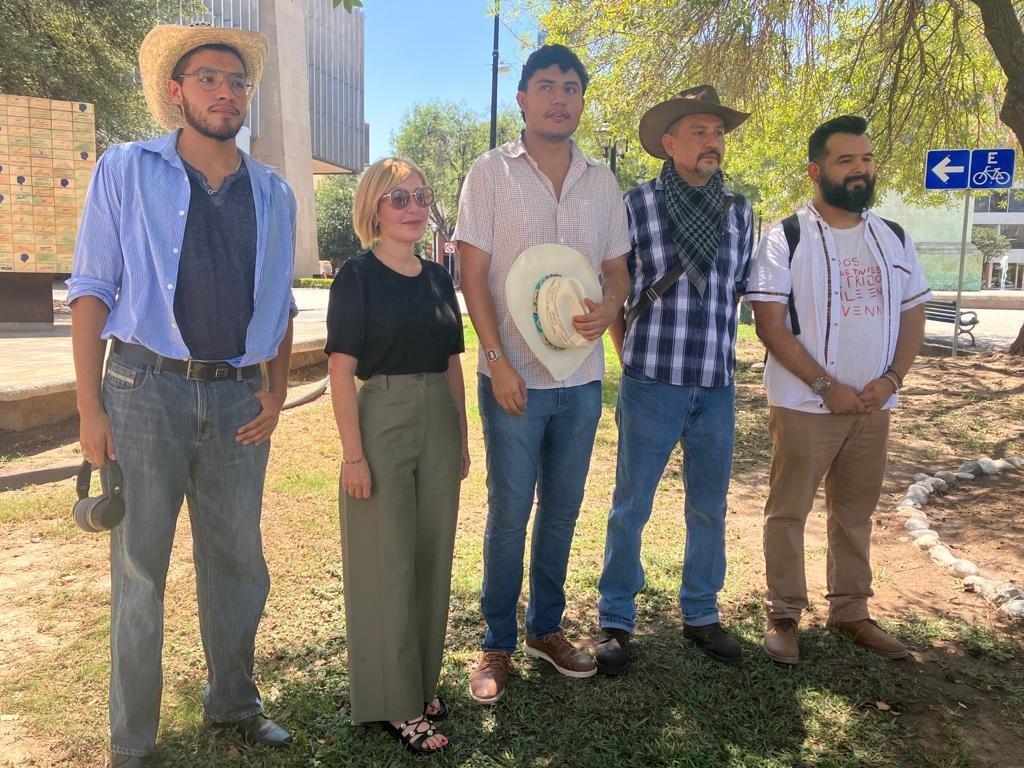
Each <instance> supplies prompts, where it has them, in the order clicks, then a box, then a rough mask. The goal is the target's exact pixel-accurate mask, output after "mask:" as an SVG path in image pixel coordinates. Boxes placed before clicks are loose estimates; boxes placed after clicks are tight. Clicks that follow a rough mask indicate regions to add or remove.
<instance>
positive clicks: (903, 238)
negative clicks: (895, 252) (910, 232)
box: [879, 216, 907, 247]
mask: <svg viewBox="0 0 1024 768" xmlns="http://www.w3.org/2000/svg"><path fill="white" fill-rule="evenodd" d="M879 218H880V219H881V218H882V217H881V216H879ZM882 221H884V222H885V223H886V226H888V227H889V229H891V230H892V231H893V232H894V233H895V234H896V237H898V238H899V239H900V245H902V246H904V247H905V246H906V245H907V233H906V232H904V231H903V227H901V226H900V225H899V224H897V223H896V222H895V221H889V220H888V219H882Z"/></svg>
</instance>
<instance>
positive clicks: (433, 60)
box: [363, 0, 536, 163]
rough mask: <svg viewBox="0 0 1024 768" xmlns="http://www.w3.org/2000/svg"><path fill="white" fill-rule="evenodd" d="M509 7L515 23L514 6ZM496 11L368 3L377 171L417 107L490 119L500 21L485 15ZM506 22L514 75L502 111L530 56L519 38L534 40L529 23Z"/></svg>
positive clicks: (502, 95)
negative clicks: (431, 104) (459, 105)
mask: <svg viewBox="0 0 1024 768" xmlns="http://www.w3.org/2000/svg"><path fill="white" fill-rule="evenodd" d="M504 5H505V7H506V10H507V11H508V15H509V16H511V14H512V10H513V6H514V3H513V2H510V1H509V0H506V2H505V3H504ZM492 7H493V5H492V3H490V2H487V1H486V0H434V1H433V2H426V1H425V0H364V4H363V10H364V12H365V14H366V78H365V83H366V102H365V112H366V122H367V123H369V124H370V162H371V163H372V162H373V161H374V160H376V159H377V158H379V157H381V156H383V155H385V154H387V153H388V152H389V151H390V149H391V134H392V133H393V132H394V131H395V130H396V129H397V128H398V125H399V124H400V123H401V121H402V115H404V114H405V113H406V112H407V111H408V110H409V109H410V108H411V107H412V106H413V104H415V103H416V102H424V101H430V100H431V99H442V100H444V101H455V102H464V103H465V104H466V105H467V106H468V107H469V108H470V109H472V110H473V111H475V112H478V113H481V114H483V115H487V114H489V110H490V104H491V51H492V50H493V41H494V17H493V16H488V15H486V14H487V12H488V11H489V10H490V9H491V8H492ZM503 21H504V22H505V24H503V25H502V26H501V34H500V41H499V50H500V52H501V59H502V61H504V62H507V63H508V64H510V65H512V72H510V73H509V74H507V75H501V76H499V78H498V105H499V108H500V106H501V105H505V104H512V103H514V101H515V94H516V86H517V85H518V83H519V75H520V71H521V65H522V62H523V60H524V59H525V57H526V56H527V55H529V51H526V52H525V53H524V51H523V45H522V43H521V42H520V41H519V40H518V39H517V38H516V35H518V36H519V37H522V38H527V39H531V40H532V39H536V26H535V24H534V23H533V22H532V21H531V20H530V19H527V18H519V19H513V18H507V17H505V16H503ZM506 24H507V25H508V26H506ZM508 27H511V31H510V30H509V28H508ZM513 33H515V34H513Z"/></svg>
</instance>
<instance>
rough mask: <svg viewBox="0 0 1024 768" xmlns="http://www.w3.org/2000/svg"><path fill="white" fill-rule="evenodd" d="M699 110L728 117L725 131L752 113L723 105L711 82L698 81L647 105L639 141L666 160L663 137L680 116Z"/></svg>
mask: <svg viewBox="0 0 1024 768" xmlns="http://www.w3.org/2000/svg"><path fill="white" fill-rule="evenodd" d="M697 114H711V115H718V116H719V117H720V118H722V120H724V121H725V132H726V133H728V132H729V131H731V130H733V129H734V128H737V127H738V126H739V125H740V124H741V123H742V122H743V121H744V120H746V119H747V118H748V117H750V113H749V112H739V111H737V110H735V109H729V107H725V106H722V102H721V101H719V99H718V91H716V90H715V89H714V88H713V87H712V86H710V85H698V86H697V87H696V88H688V89H687V90H685V91H683V92H682V93H677V94H676V95H675V96H672V97H671V98H668V99H666V100H665V101H663V102H661V103H660V104H655V105H654V106H653V107H651V108H650V109H648V110H647V111H646V112H645V113H644V116H643V117H641V118H640V143H641V144H642V145H643V148H644V149H646V150H647V153H648V154H649V155H653V156H654V157H657V158H659V159H661V160H667V159H668V154H666V152H665V148H664V147H663V146H661V137H662V136H664V135H665V134H666V133H667V132H668V129H669V128H671V127H672V125H673V124H674V123H675V122H676V120H678V119H679V118H681V117H686V115H697Z"/></svg>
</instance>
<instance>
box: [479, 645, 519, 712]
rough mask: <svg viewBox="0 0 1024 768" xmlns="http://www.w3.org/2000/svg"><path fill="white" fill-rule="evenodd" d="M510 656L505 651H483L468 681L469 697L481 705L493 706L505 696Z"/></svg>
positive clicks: (510, 661)
mask: <svg viewBox="0 0 1024 768" xmlns="http://www.w3.org/2000/svg"><path fill="white" fill-rule="evenodd" d="M511 666H512V656H511V655H510V654H508V653H506V652H505V651H484V652H483V654H482V655H481V656H480V661H478V662H477V664H476V669H474V670H473V676H472V677H471V678H470V680H469V695H470V696H471V697H472V698H473V700H474V701H478V702H480V703H481V704H493V703H494V702H496V701H498V700H499V699H500V698H501V697H502V696H504V695H505V682H506V681H507V680H508V670H509V667H511Z"/></svg>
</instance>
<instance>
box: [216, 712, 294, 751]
mask: <svg viewBox="0 0 1024 768" xmlns="http://www.w3.org/2000/svg"><path fill="white" fill-rule="evenodd" d="M213 727H214V728H224V729H228V730H233V731H236V732H237V733H238V734H239V735H240V736H241V737H242V738H243V739H245V741H246V742H248V743H249V744H258V745H260V746H264V747H273V748H275V749H284V748H285V747H287V746H288V745H289V744H291V743H292V735H291V734H290V733H288V731H286V730H285V729H284V728H282V727H281V726H280V725H278V724H277V723H275V722H274V721H273V720H271V719H270V718H269V717H267V716H266V715H264V714H262V713H258V714H255V715H250V716H249V717H245V718H242V719H241V720H233V721H231V722H228V723H214V724H213Z"/></svg>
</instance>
